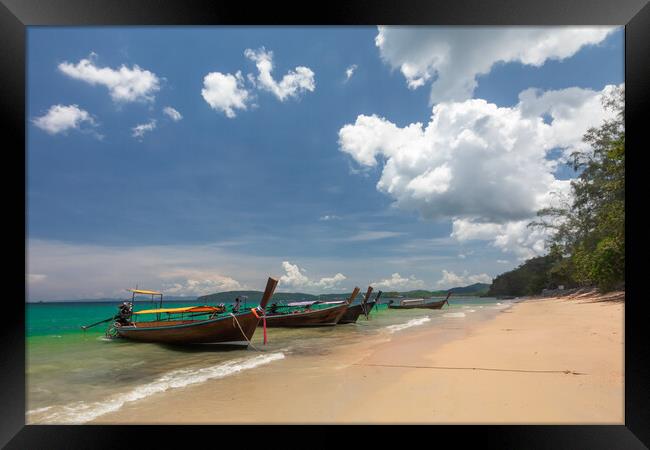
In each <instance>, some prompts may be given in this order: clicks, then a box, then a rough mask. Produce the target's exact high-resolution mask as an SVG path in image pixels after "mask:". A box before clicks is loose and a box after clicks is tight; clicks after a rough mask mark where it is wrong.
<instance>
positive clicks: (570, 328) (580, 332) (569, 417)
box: [93, 295, 624, 424]
mask: <svg viewBox="0 0 650 450" xmlns="http://www.w3.org/2000/svg"><path fill="white" fill-rule="evenodd" d="M620 298H621V295H619V296H618V297H616V296H614V297H610V298H603V297H602V296H595V295H586V296H583V297H576V298H567V297H564V298H543V299H528V300H525V301H521V302H519V303H516V304H514V305H513V306H512V307H511V308H508V309H503V310H501V311H499V312H498V313H497V314H496V315H495V317H494V318H491V319H489V320H486V321H482V322H472V321H471V320H459V321H458V322H457V323H450V324H446V325H445V326H444V327H426V326H422V327H414V328H410V329H408V330H403V331H400V332H396V333H392V334H389V333H384V334H379V335H377V336H373V337H372V338H369V339H367V340H365V341H363V342H359V343H357V344H354V345H345V346H338V347H335V348H333V349H323V351H322V352H318V353H319V354H298V355H290V356H288V357H286V358H284V359H281V360H278V361H274V362H273V363H271V364H268V365H265V366H263V367H258V368H255V369H252V370H248V371H245V372H241V373H239V374H238V375H237V376H236V377H225V378H221V379H215V380H209V381H207V382H205V383H201V384H196V385H192V386H188V387H185V388H180V389H172V390H169V391H167V392H164V393H161V394H157V395H152V396H150V397H148V398H146V399H143V400H141V401H137V402H130V403H128V404H125V405H124V406H123V407H122V408H121V409H119V410H118V411H115V412H111V413H109V414H105V415H102V416H101V417H98V418H97V419H96V420H95V421H94V422H93V423H114V424H117V423H129V424H154V423H155V424H172V423H184V424H190V423H191V424H202V423H204V424H208V423H295V424H305V423H332V424H334V423H349V424H365V423H385V424H390V423H423V424H424V423H426V424H469V423H474V424H502V423H507V424H623V423H624V303H623V302H622V301H621V300H620Z"/></svg>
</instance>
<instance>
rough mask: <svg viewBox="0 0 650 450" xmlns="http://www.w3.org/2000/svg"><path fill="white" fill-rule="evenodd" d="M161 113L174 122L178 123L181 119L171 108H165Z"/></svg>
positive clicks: (179, 114)
mask: <svg viewBox="0 0 650 450" xmlns="http://www.w3.org/2000/svg"><path fill="white" fill-rule="evenodd" d="M163 113H164V114H165V115H167V116H168V117H169V118H170V119H172V120H173V121H174V122H178V121H179V120H181V119H182V118H183V116H182V115H181V113H179V112H178V111H177V110H175V109H174V108H172V107H171V106H165V107H164V108H163Z"/></svg>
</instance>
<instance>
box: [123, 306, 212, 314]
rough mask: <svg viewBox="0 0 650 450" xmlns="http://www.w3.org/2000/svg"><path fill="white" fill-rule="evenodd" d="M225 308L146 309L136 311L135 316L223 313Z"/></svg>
mask: <svg viewBox="0 0 650 450" xmlns="http://www.w3.org/2000/svg"><path fill="white" fill-rule="evenodd" d="M222 311H223V308H217V307H216V306H186V307H185V308H159V309H145V310H142V311H136V312H134V313H133V314H158V313H170V314H174V313H176V314H178V313H184V312H197V313H198V312H222Z"/></svg>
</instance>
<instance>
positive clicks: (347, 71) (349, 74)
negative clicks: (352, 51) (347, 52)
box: [345, 64, 357, 81]
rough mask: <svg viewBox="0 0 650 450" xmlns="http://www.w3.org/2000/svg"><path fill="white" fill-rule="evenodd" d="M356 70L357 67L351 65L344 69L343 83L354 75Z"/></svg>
mask: <svg viewBox="0 0 650 450" xmlns="http://www.w3.org/2000/svg"><path fill="white" fill-rule="evenodd" d="M355 70H357V65H356V64H352V65H351V66H349V67H348V68H347V69H345V81H348V80H349V79H350V78H352V75H354V71H355Z"/></svg>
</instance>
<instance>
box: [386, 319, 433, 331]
mask: <svg viewBox="0 0 650 450" xmlns="http://www.w3.org/2000/svg"><path fill="white" fill-rule="evenodd" d="M430 320H431V319H429V318H428V317H420V318H417V319H411V320H409V321H408V322H406V323H400V324H397V325H389V326H387V327H386V329H387V330H388V331H390V332H391V333H394V332H396V331H401V330H405V329H406V328H411V327H417V326H418V325H422V324H423V323H426V322H428V321H430Z"/></svg>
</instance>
